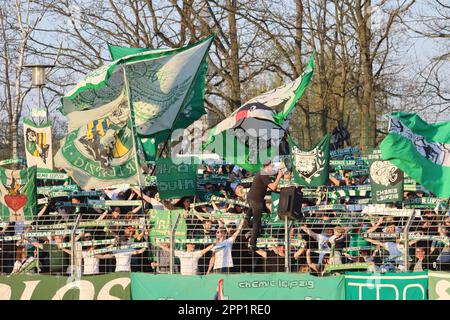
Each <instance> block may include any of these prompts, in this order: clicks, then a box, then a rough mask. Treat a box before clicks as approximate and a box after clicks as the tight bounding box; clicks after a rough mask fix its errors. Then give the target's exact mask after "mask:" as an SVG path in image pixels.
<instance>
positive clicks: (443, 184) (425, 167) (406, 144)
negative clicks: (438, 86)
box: [380, 112, 450, 197]
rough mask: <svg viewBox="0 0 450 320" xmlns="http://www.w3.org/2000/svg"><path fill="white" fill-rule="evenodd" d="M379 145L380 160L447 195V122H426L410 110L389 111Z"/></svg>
mask: <svg viewBox="0 0 450 320" xmlns="http://www.w3.org/2000/svg"><path fill="white" fill-rule="evenodd" d="M380 149H381V152H382V154H383V160H388V161H390V162H391V163H392V164H394V165H395V166H396V167H397V168H399V169H400V170H402V171H403V172H405V173H406V174H407V175H408V176H410V177H411V178H413V179H414V180H416V181H417V182H418V183H420V184H421V185H423V186H424V187H425V188H427V189H428V190H430V191H431V192H433V193H434V194H436V195H437V196H438V197H450V122H441V123H434V124H429V123H426V122H425V121H424V120H422V119H421V118H420V117H419V116H418V115H416V114H413V113H404V112H396V113H393V114H392V115H391V119H390V124H389V134H388V135H387V136H386V137H385V138H384V140H383V141H382V142H381V144H380Z"/></svg>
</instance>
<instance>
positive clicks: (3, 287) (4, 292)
mask: <svg viewBox="0 0 450 320" xmlns="http://www.w3.org/2000/svg"><path fill="white" fill-rule="evenodd" d="M130 282H131V279H130V274H129V273H128V272H117V273H111V274H105V275H100V276H88V277H81V280H80V281H78V282H70V281H69V277H60V276H42V275H35V276H34V275H27V276H25V275H16V276H10V277H0V300H130V287H131V286H130Z"/></svg>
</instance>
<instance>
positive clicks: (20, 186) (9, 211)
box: [0, 167, 37, 221]
mask: <svg viewBox="0 0 450 320" xmlns="http://www.w3.org/2000/svg"><path fill="white" fill-rule="evenodd" d="M36 206H37V193H36V167H31V168H27V169H24V170H8V169H4V168H1V167H0V217H1V219H2V220H10V221H24V220H31V219H33V216H34V214H35V213H36Z"/></svg>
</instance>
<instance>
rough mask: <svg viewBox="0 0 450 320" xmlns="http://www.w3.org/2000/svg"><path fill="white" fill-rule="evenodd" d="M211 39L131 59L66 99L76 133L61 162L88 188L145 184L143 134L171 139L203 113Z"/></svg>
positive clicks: (113, 66) (104, 70)
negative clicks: (137, 153)
mask: <svg viewBox="0 0 450 320" xmlns="http://www.w3.org/2000/svg"><path fill="white" fill-rule="evenodd" d="M212 40H213V38H212V37H209V38H206V39H204V40H202V41H200V42H198V43H196V44H193V45H191V46H188V47H184V48H179V49H167V50H157V51H153V50H152V51H149V52H147V51H145V52H140V53H136V54H131V55H128V56H125V57H122V58H120V59H118V60H115V61H113V62H112V63H110V64H108V65H105V66H103V67H101V68H99V69H98V70H95V71H93V72H91V73H90V74H89V75H88V76H87V77H86V78H85V79H84V80H82V81H81V82H80V83H79V84H78V85H77V86H76V87H75V88H74V89H73V90H72V91H71V92H69V94H67V95H66V96H65V97H64V98H63V99H62V109H61V111H62V112H63V113H64V114H67V116H68V120H69V130H68V131H69V134H68V136H67V137H66V140H65V141H64V143H63V144H64V145H63V147H62V148H61V150H60V151H59V152H58V154H57V156H56V157H55V165H57V166H58V167H61V168H64V169H65V170H66V171H67V172H68V174H69V175H70V176H71V177H72V178H73V179H74V180H75V181H76V182H77V184H79V185H80V187H81V188H82V189H89V188H94V187H108V186H112V185H117V184H125V183H128V184H137V183H138V181H139V180H140V181H143V179H142V178H140V179H139V177H138V173H139V174H140V173H141V168H138V170H136V160H135V158H134V152H133V151H134V150H133V143H134V141H138V140H139V138H140V135H145V136H155V135H158V134H165V136H166V138H167V137H168V134H169V133H170V132H171V130H173V129H174V128H176V126H180V127H183V126H184V125H185V124H184V123H183V121H184V120H183V119H185V120H186V119H187V118H188V117H191V116H193V115H194V117H199V116H201V115H202V114H203V113H204V109H202V110H200V111H199V110H198V106H199V103H200V102H199V101H200V100H201V102H202V103H203V100H202V97H203V95H202V94H204V82H202V81H204V79H203V80H202V79H201V75H202V74H203V73H202V72H206V69H205V61H206V56H207V52H208V49H209V47H210V45H211V43H212ZM199 77H200V78H199ZM196 80H198V81H197V82H196ZM202 83H203V86H202V85H201V84H202ZM199 84H200V85H199ZM193 106H195V107H196V108H195V110H193ZM202 106H203V105H202ZM130 111H131V113H130ZM130 120H131V121H130ZM132 126H134V127H135V132H136V135H135V136H133V134H132ZM156 142H157V141H156ZM142 147H143V146H142V144H139V145H138V149H139V148H142ZM140 163H142V161H140Z"/></svg>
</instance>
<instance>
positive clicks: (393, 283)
mask: <svg viewBox="0 0 450 320" xmlns="http://www.w3.org/2000/svg"><path fill="white" fill-rule="evenodd" d="M345 296H346V300H427V298H428V276H427V273H426V272H414V273H412V272H407V273H386V274H367V273H363V272H349V273H347V274H346V275H345Z"/></svg>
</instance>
